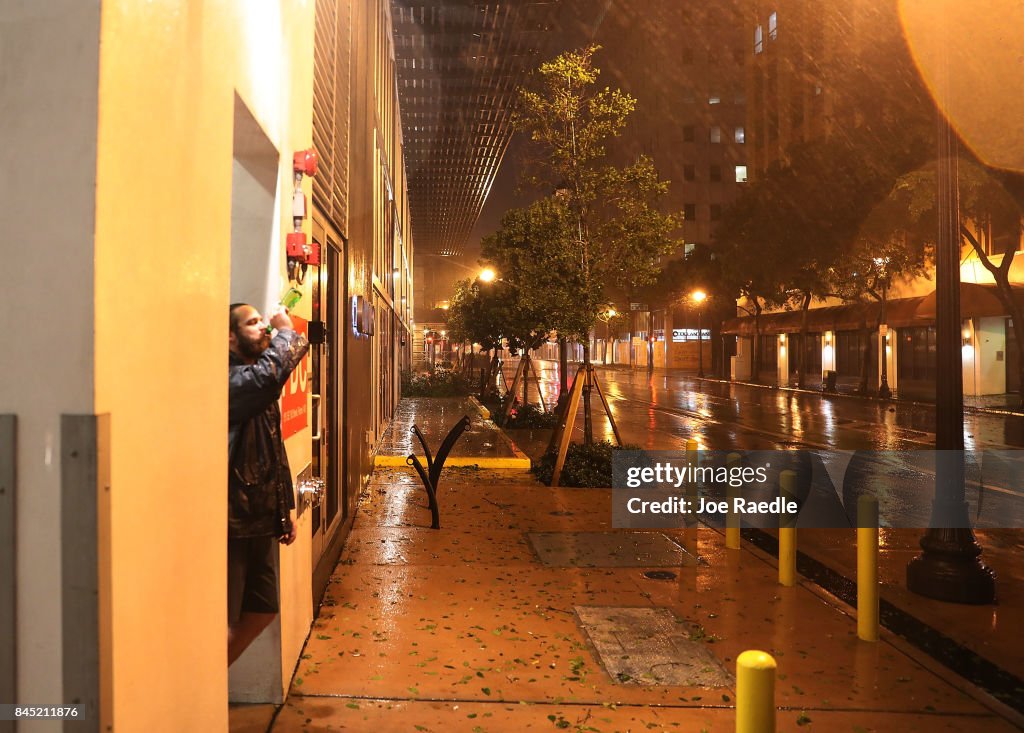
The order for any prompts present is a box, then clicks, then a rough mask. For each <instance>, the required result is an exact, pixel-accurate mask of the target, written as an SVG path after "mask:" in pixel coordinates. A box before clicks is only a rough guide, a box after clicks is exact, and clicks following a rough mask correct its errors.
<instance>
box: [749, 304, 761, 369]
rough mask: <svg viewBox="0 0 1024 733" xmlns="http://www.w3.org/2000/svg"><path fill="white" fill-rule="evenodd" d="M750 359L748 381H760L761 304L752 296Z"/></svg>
mask: <svg viewBox="0 0 1024 733" xmlns="http://www.w3.org/2000/svg"><path fill="white" fill-rule="evenodd" d="M752 352H753V353H751V359H750V381H751V382H754V383H755V384H757V383H759V382H760V381H761V305H760V303H758V302H757V298H754V348H753V350H752Z"/></svg>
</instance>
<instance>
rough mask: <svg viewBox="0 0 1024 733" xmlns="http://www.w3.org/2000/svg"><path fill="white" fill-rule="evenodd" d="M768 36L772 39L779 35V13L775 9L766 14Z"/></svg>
mask: <svg viewBox="0 0 1024 733" xmlns="http://www.w3.org/2000/svg"><path fill="white" fill-rule="evenodd" d="M768 37H769V38H770V39H772V40H773V41H774V40H775V39H776V38H778V37H779V14H778V13H776V12H775V11H772V14H771V15H769V16H768Z"/></svg>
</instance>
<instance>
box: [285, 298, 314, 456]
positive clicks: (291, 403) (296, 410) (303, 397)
mask: <svg viewBox="0 0 1024 733" xmlns="http://www.w3.org/2000/svg"><path fill="white" fill-rule="evenodd" d="M292 325H293V326H295V330H296V331H297V332H298V333H301V334H302V335H303V336H306V335H307V328H306V321H305V320H303V319H302V318H299V317H298V316H292ZM308 397H309V355H308V354H307V355H306V356H304V357H303V358H302V361H300V362H299V365H298V366H297V367H295V370H294V371H293V372H292V374H291V376H290V377H289V378H288V381H287V382H286V383H285V385H284V389H282V390H281V436H282V437H283V438H289V437H291V436H292V435H295V434H296V433H297V432H299V431H300V430H302V429H303V428H305V427H306V425H308V424H309V422H308V414H309V411H308V409H307V404H308V403H309V399H308Z"/></svg>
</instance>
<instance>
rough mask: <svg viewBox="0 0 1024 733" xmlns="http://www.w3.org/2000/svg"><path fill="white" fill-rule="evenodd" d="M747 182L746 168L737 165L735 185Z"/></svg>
mask: <svg viewBox="0 0 1024 733" xmlns="http://www.w3.org/2000/svg"><path fill="white" fill-rule="evenodd" d="M746 182H747V166H745V165H738V166H736V183H746Z"/></svg>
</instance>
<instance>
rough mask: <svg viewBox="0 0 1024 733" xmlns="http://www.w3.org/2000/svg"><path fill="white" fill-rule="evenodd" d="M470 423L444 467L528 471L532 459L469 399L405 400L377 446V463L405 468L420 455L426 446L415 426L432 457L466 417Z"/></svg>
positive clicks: (421, 457)
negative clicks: (419, 436) (420, 437)
mask: <svg viewBox="0 0 1024 733" xmlns="http://www.w3.org/2000/svg"><path fill="white" fill-rule="evenodd" d="M463 416H466V417H469V419H470V424H469V427H468V428H466V431H465V432H464V433H463V434H462V435H461V436H460V437H459V439H458V441H457V442H456V443H455V446H454V447H453V448H452V452H451V454H449V458H448V460H447V461H446V464H445V465H448V466H477V467H478V468H517V469H528V468H529V467H530V459H529V458H528V457H527V456H526V455H524V454H523V453H522V452H521V451H520V450H519V449H518V448H517V447H516V446H515V444H513V443H512V441H511V440H509V439H508V437H507V436H506V435H505V434H504V433H503V432H502V431H501V430H500V429H498V427H497V426H496V425H495V424H494V422H493V421H491V420H488V419H486V418H484V417H483V416H482V415H481V411H480V407H479V404H478V403H476V402H475V401H474V400H473V398H470V397H406V398H405V399H403V400H402V401H401V402H400V403H399V405H398V409H397V410H396V411H395V417H394V419H393V420H392V421H391V425H390V426H388V429H387V431H386V432H385V433H384V436H383V437H382V438H381V440H380V443H379V444H378V446H377V456H376V459H375V461H374V464H375V465H376V466H378V467H382V466H391V467H395V466H405V465H406V457H407V456H409V455H410V454H416V455H417V456H420V460H421V462H422V463H423V465H426V461H424V460H423V447H422V446H421V445H420V442H419V440H418V439H417V438H416V436H415V435H414V433H413V431H412V427H413V425H416V426H417V427H418V428H419V430H420V432H421V433H422V434H423V438H424V439H425V440H426V441H427V446H428V447H429V448H430V451H431V453H432V454H436V453H437V452H438V449H439V448H440V446H441V443H442V442H443V441H444V439H445V436H446V435H447V434H448V432H449V431H450V430H451V429H452V428H453V427H454V426H455V424H456V423H458V422H459V420H461V419H462V418H463Z"/></svg>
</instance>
